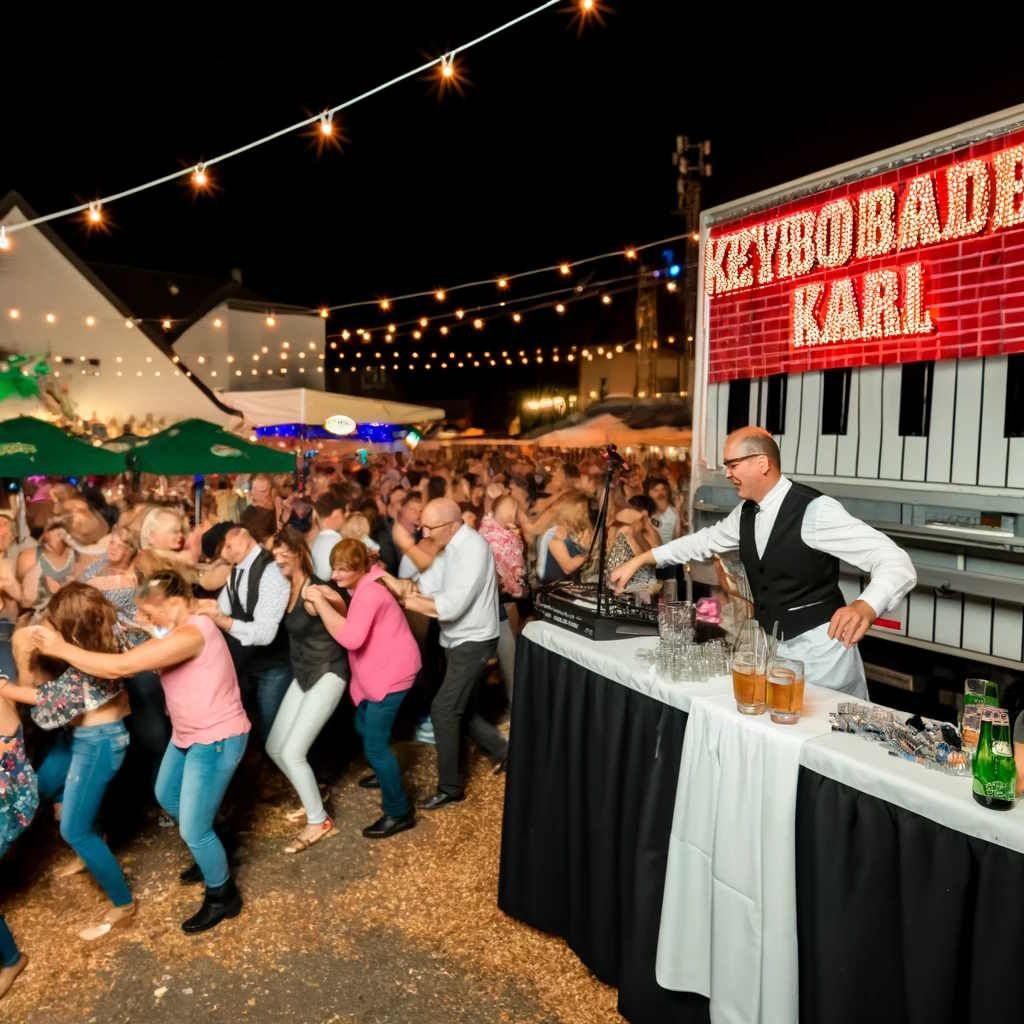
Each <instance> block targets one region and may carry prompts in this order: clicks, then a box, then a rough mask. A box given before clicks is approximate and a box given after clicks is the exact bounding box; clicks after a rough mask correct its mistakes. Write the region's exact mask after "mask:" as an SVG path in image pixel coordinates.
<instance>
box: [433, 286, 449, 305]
mask: <svg viewBox="0 0 1024 1024" xmlns="http://www.w3.org/2000/svg"><path fill="white" fill-rule="evenodd" d="M434 298H435V299H437V301H438V302H444V300H445V299H447V298H448V294H447V292H445V290H444V289H443V288H438V289H437V291H436V292H434Z"/></svg>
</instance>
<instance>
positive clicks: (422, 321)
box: [420, 316, 430, 327]
mask: <svg viewBox="0 0 1024 1024" xmlns="http://www.w3.org/2000/svg"><path fill="white" fill-rule="evenodd" d="M429 323H430V321H429V320H428V319H427V318H426V317H425V316H421V317H420V327H426V326H427V324H429Z"/></svg>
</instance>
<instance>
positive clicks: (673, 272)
mask: <svg viewBox="0 0 1024 1024" xmlns="http://www.w3.org/2000/svg"><path fill="white" fill-rule="evenodd" d="M668 276H669V277H678V276H679V264H678V263H673V264H672V266H670V267H669V268H668Z"/></svg>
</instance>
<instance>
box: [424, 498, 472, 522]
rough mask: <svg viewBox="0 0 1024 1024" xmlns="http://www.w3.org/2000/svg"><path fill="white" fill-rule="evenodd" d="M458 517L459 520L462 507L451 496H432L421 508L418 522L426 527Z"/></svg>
mask: <svg viewBox="0 0 1024 1024" xmlns="http://www.w3.org/2000/svg"><path fill="white" fill-rule="evenodd" d="M453 519H458V520H459V521H460V522H461V519H462V509H460V508H459V506H458V505H457V504H456V503H455V502H454V501H452V499H451V498H434V500H433V501H428V502H427V504H426V505H425V506H424V508H423V515H422V516H420V522H421V523H422V524H423V525H424V526H426V527H434V526H439V525H440V524H441V523H445V522H450V521H451V520H453Z"/></svg>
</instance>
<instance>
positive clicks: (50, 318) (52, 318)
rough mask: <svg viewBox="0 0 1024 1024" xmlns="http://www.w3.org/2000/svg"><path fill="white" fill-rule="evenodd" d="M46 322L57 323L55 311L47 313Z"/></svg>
mask: <svg viewBox="0 0 1024 1024" xmlns="http://www.w3.org/2000/svg"><path fill="white" fill-rule="evenodd" d="M46 322H47V323H48V324H55V323H56V322H57V317H56V316H55V315H54V314H53V313H47V314H46Z"/></svg>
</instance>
